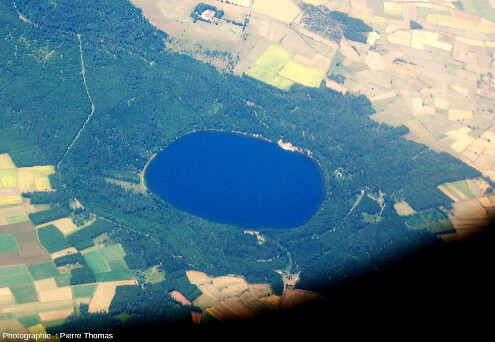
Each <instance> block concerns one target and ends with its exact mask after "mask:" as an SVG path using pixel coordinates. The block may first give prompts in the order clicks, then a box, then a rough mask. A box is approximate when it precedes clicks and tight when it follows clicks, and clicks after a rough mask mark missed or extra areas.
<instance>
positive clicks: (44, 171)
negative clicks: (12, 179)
mask: <svg viewBox="0 0 495 342" xmlns="http://www.w3.org/2000/svg"><path fill="white" fill-rule="evenodd" d="M52 173H55V169H54V167H53V166H51V165H48V166H33V167H22V168H19V169H17V175H18V188H19V190H21V191H23V192H30V191H43V190H50V189H51V186H50V181H49V180H48V175H50V174H52Z"/></svg>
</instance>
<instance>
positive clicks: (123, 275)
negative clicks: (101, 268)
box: [95, 270, 134, 283]
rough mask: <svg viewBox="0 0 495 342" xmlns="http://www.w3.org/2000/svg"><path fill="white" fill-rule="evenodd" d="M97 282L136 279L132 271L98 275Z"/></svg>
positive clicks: (96, 275)
mask: <svg viewBox="0 0 495 342" xmlns="http://www.w3.org/2000/svg"><path fill="white" fill-rule="evenodd" d="M95 277H96V282H98V283H100V282H106V281H116V280H130V279H133V278H134V274H133V272H132V271H130V270H122V271H110V272H104V273H96V274H95Z"/></svg>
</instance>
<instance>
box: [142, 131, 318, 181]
mask: <svg viewBox="0 0 495 342" xmlns="http://www.w3.org/2000/svg"><path fill="white" fill-rule="evenodd" d="M198 132H222V133H230V134H240V135H244V136H248V137H252V138H256V139H260V140H263V141H266V142H269V143H271V144H274V145H277V146H278V147H280V148H281V149H283V150H286V151H291V152H296V153H300V154H302V155H304V156H306V157H308V158H310V159H311V160H312V161H313V162H315V163H316V164H317V165H318V167H319V168H320V169H321V170H322V171H323V167H322V166H321V164H320V163H319V162H318V161H317V160H315V159H314V157H313V153H312V152H311V151H310V150H308V149H303V148H300V147H297V146H294V145H292V144H291V143H290V142H286V143H284V142H283V140H282V138H280V139H279V140H278V141H277V142H274V141H273V140H270V139H268V138H265V137H263V136H262V135H261V134H255V133H246V132H240V131H228V130H224V129H195V130H192V131H189V132H187V133H185V134H183V135H181V136H179V137H177V138H175V139H174V140H173V141H172V142H170V143H169V144H168V145H167V146H166V147H164V148H161V149H160V150H159V151H158V152H156V153H154V154H153V155H152V156H151V158H150V159H148V161H147V162H146V164H145V165H144V168H143V171H141V173H140V178H141V185H142V186H143V187H144V189H145V191H147V190H148V187H147V186H146V182H145V177H144V175H145V173H146V169H147V168H148V166H149V165H150V163H151V161H153V159H155V157H156V156H157V155H158V153H160V152H163V150H165V149H166V148H167V147H168V146H170V145H171V144H173V143H174V142H176V141H177V140H179V139H181V138H183V137H185V136H187V135H189V134H192V133H198Z"/></svg>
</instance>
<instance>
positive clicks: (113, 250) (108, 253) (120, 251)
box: [100, 243, 125, 262]
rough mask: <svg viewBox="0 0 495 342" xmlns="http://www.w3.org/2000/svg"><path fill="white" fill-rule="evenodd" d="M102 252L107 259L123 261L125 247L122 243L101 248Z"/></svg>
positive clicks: (109, 260)
mask: <svg viewBox="0 0 495 342" xmlns="http://www.w3.org/2000/svg"><path fill="white" fill-rule="evenodd" d="M100 254H101V256H102V257H103V258H105V260H106V261H108V262H112V261H121V260H123V259H124V257H125V251H124V248H122V245H121V244H120V243H118V244H115V245H111V246H108V247H105V248H102V249H100Z"/></svg>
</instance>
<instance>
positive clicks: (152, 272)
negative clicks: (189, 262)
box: [143, 267, 165, 284]
mask: <svg viewBox="0 0 495 342" xmlns="http://www.w3.org/2000/svg"><path fill="white" fill-rule="evenodd" d="M143 275H144V279H146V282H148V283H151V284H156V283H160V282H162V281H164V280H165V274H164V273H163V272H162V271H159V270H157V269H155V267H150V268H148V269H147V270H146V271H144V272H143Z"/></svg>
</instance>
